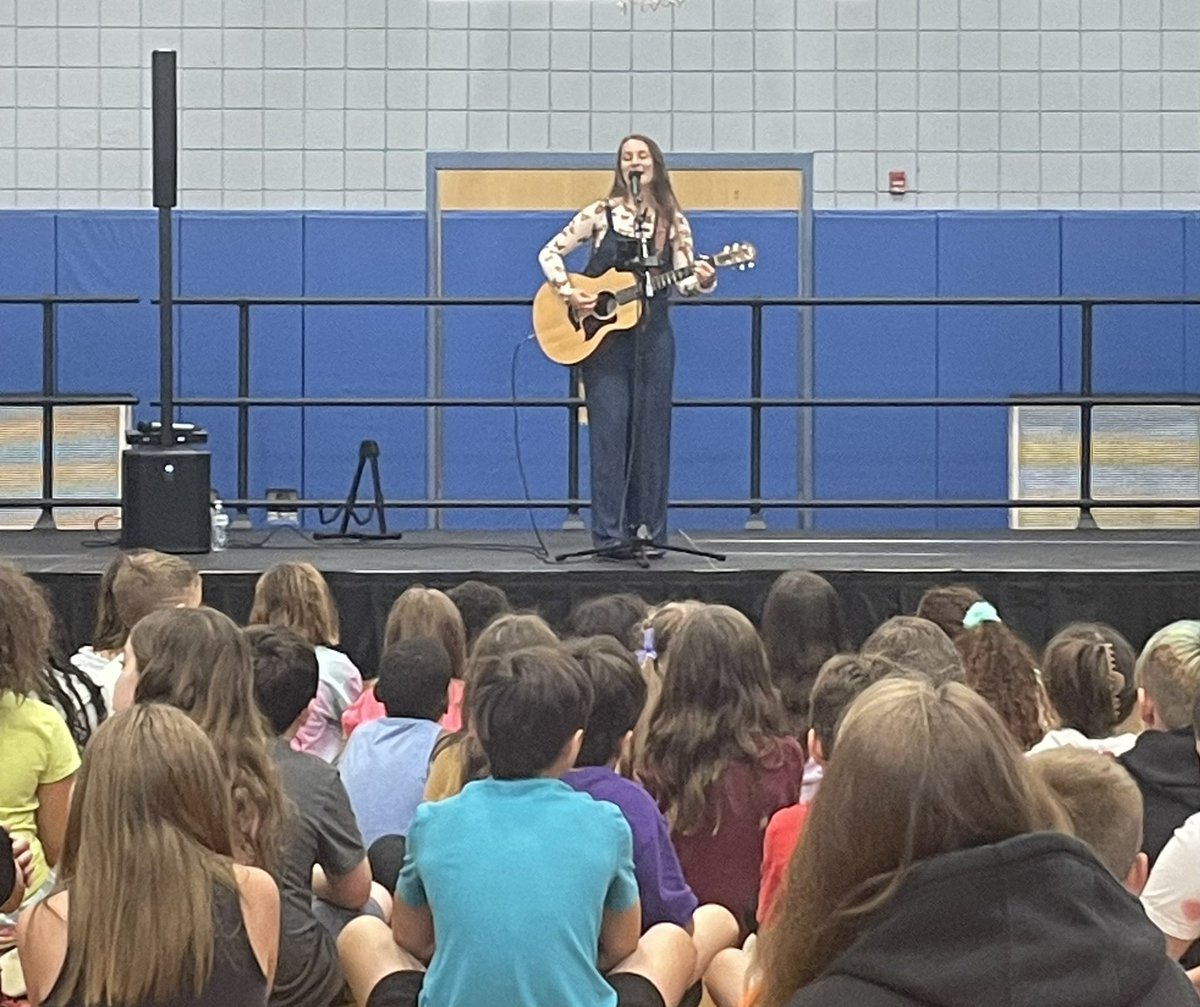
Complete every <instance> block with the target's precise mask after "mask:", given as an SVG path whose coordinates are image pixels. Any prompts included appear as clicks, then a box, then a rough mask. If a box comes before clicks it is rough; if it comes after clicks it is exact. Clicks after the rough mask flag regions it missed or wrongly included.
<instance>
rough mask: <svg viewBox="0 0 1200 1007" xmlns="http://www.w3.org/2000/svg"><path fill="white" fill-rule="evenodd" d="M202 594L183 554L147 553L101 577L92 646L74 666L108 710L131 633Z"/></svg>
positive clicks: (122, 559)
mask: <svg viewBox="0 0 1200 1007" xmlns="http://www.w3.org/2000/svg"><path fill="white" fill-rule="evenodd" d="M106 581H107V582H108V584H109V585H110V586H109V587H108V589H107V592H106V590H105V582H106ZM203 591H204V589H203V586H202V584H201V582H200V574H199V573H197V572H196V568H195V567H193V566H192V564H191V563H189V562H188V561H187V560H186V559H184V558H183V557H182V556H169V555H167V554H166V553H161V552H154V551H153V550H150V549H145V550H138V551H137V552H131V553H126V554H125V555H123V556H118V557H116V558H115V559H114V560H113V561H112V562H111V563H110V564H109V566H108V569H107V570H105V573H104V576H103V577H102V578H101V584H100V596H99V599H98V601H97V603H96V629H95V632H94V636H93V640H92V645H91V646H90V647H82V648H80V650H79V651H78V652H76V654H75V655H74V656H73V657H72V658H71V664H72V665H73V666H74V667H76V668H78V669H79V670H80V671H82V672H83V673H84V674H86V675H87V676H88V677H89V678H91V680H92V681H93V682H95V683H96V685H97V686H99V688H100V693H101V695H102V696H103V698H104V706H105V711H106V712H112V710H113V709H115V699H114V691H115V689H116V685H117V679H118V678H119V677H120V675H121V667H122V665H123V663H124V660H125V653H124V647H125V643H126V641H127V640H128V639H129V631H130V630H132V629H133V627H134V626H135V625H137V623H138V622H140V621H141V620H142V619H143V618H144V617H145V616H147V615H149V614H150V613H151V612H154V611H156V610H157V609H160V608H196V607H198V606H199V605H200V603H201V599H202V596H203ZM109 595H111V598H109Z"/></svg>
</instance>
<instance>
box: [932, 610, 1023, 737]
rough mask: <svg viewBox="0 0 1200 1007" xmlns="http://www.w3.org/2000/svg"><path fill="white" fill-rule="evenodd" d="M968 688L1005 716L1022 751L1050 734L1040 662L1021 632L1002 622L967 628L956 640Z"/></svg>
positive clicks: (1002, 717)
mask: <svg viewBox="0 0 1200 1007" xmlns="http://www.w3.org/2000/svg"><path fill="white" fill-rule="evenodd" d="M954 645H955V646H956V647H957V648H958V651H959V653H960V654H962V659H963V669H964V671H965V673H966V681H967V685H969V686H970V687H971V688H972V689H974V690H975V691H976V692H978V693H979V695H981V696H982V697H983V698H984V699H986V700H987V701H988V702H989V703H990V704H991V705H992V707H993V709H995V711H996V712H997V713H999V714H1000V717H1001V719H1002V720H1003V721H1004V723H1005V724H1007V725H1008V729H1009V730H1010V731H1012V733H1013V737H1014V738H1016V739H1017V744H1019V745H1020V746H1021V747H1022V748H1023V749H1025V750H1026V751H1028V750H1029V749H1030V748H1032V747H1033V746H1034V745H1036V744H1037V743H1038V742H1039V741H1041V740H1042V738H1043V737H1044V736H1045V734H1046V715H1045V710H1044V709H1043V708H1042V689H1041V686H1040V684H1039V682H1038V668H1037V658H1036V657H1034V656H1033V651H1031V650H1030V649H1029V647H1028V646H1027V645H1026V644H1025V641H1024V640H1022V639H1021V638H1020V637H1019V636H1017V634H1016V633H1014V632H1013V631H1012V630H1011V629H1009V628H1008V627H1007V626H1005V625H1004V623H1002V622H1000V620H999V619H998V618H997V619H989V620H988V621H985V622H981V623H979V624H978V625H976V626H973V627H972V628H970V629H967V630H964V631H963V632H962V633H960V634H959V635H958V636H957V637H956V638H955V640H954Z"/></svg>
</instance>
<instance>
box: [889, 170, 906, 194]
mask: <svg viewBox="0 0 1200 1007" xmlns="http://www.w3.org/2000/svg"><path fill="white" fill-rule="evenodd" d="M888 192H890V193H891V194H892V195H893V196H903V195H904V194H905V193H906V192H908V172H906V171H889V172H888Z"/></svg>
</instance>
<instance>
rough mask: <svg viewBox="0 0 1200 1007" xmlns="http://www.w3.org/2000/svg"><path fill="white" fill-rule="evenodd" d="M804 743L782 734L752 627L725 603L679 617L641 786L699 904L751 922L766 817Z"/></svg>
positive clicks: (787, 797) (796, 770)
mask: <svg viewBox="0 0 1200 1007" xmlns="http://www.w3.org/2000/svg"><path fill="white" fill-rule="evenodd" d="M804 762H805V757H804V749H803V748H802V747H801V745H800V742H799V741H797V740H796V739H795V738H793V737H791V736H790V735H789V734H788V729H787V725H786V723H785V720H784V713H783V704H782V701H781V700H780V697H779V692H778V690H776V688H775V687H774V685H773V684H772V683H771V676H770V672H769V671H768V670H767V655H766V651H765V650H764V648H763V645H762V641H761V640H760V639H759V636H758V633H757V632H755V629H754V626H753V625H751V623H750V620H749V619H747V618H746V617H745V616H744V615H742V614H741V613H740V612H738V611H736V610H735V609H732V608H728V607H726V606H724V605H706V606H704V607H703V608H701V609H699V610H698V611H696V612H694V613H692V614H691V615H689V616H688V617H687V619H686V620H685V621H684V624H683V626H682V627H681V628H680V630H679V633H678V634H677V636H676V637H675V639H674V641H673V642H672V644H671V666H670V671H669V673H668V674H667V676H666V678H665V680H664V682H663V690H662V695H661V697H660V698H659V701H658V705H657V707H656V709H655V711H654V714H653V716H652V718H651V721H650V727H649V732H648V736H647V739H646V756H645V767H644V769H643V770H642V774H643V780H644V782H645V784H646V789H648V790H649V791H650V793H651V794H653V795H654V797H655V799H656V800H657V801H658V806H659V807H660V808H661V809H662V811H663V813H664V814H665V815H666V817H667V821H668V822H669V823H670V824H671V838H672V840H673V841H674V843H675V849H676V850H677V851H678V853H679V862H680V863H681V864H682V865H683V875H684V877H685V878H686V879H687V881H688V884H690V885H691V887H692V890H693V891H694V892H695V893H696V897H697V898H698V899H699V900H700V901H701V902H702V903H709V902H712V903H715V904H717V905H721V906H724V907H725V908H726V909H728V910H729V911H730V912H731V913H733V914H734V916H735V917H736V918H737V920H738V924H739V926H740V927H741V928H742V932H743V936H744V935H745V934H746V933H748V932H749V931H750V930H751V929H752V927H753V921H754V908H755V901H756V899H757V896H758V882H759V871H760V868H761V866H762V838H763V830H764V828H765V827H766V823H767V822H768V821H769V819H770V817H771V815H773V814H774V813H775V812H776V811H778V810H779V809H780V808H785V807H787V806H788V805H791V804H795V803H796V802H797V801H798V800H799V798H800V786H801V782H802V779H803V776H804Z"/></svg>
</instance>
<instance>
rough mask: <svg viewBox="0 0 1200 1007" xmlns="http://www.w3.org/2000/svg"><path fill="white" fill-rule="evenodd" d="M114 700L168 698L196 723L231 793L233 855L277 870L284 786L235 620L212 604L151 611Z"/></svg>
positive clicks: (126, 703) (121, 703)
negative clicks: (210, 744)
mask: <svg viewBox="0 0 1200 1007" xmlns="http://www.w3.org/2000/svg"><path fill="white" fill-rule="evenodd" d="M116 700H117V704H116V705H117V709H118V710H124V709H127V708H128V707H130V706H132V705H134V704H142V703H166V704H167V705H168V706H174V707H176V708H177V709H179V710H182V711H183V712H184V713H186V714H187V715H188V716H189V717H191V718H192V720H194V721H195V722H196V723H197V724H199V725H200V727H201V729H202V730H203V731H204V733H205V734H207V735H208V737H209V739H210V740H211V741H212V743H213V747H214V748H215V749H216V750H217V758H219V759H220V760H221V765H222V768H223V769H224V772H225V777H226V782H227V785H228V786H229V790H230V795H231V797H232V801H233V803H232V807H233V820H232V822H231V823H230V827H231V829H232V832H233V850H234V857H235V859H236V860H237V861H238V863H241V864H247V865H249V866H251V867H262V868H264V869H266V870H274V869H275V868H276V867H277V865H278V863H279V856H280V852H281V849H282V842H283V834H284V826H285V821H284V818H285V811H284V798H283V791H282V788H281V784H280V780H279V770H278V769H277V768H276V766H275V761H274V759H272V758H271V751H270V736H269V734H268V733H267V726H266V722H265V721H264V720H263V718H262V714H260V713H259V712H258V706H257V704H256V703H255V701H254V677H253V671H252V669H251V666H250V648H249V646H248V645H247V643H246V639H245V637H244V636H243V635H242V631H241V630H240V629H239V628H238V626H237V624H236V623H235V622H234V621H233V620H232V619H230V618H229V617H228V616H227V615H223V614H222V613H220V612H217V611H214V610H213V609H211V608H198V609H161V610H159V611H157V612H152V613H151V614H150V615H148V616H146V618H144V619H142V620H141V622H139V623H138V624H137V625H136V626H134V627H133V630H132V631H131V632H130V634H129V640H128V641H127V642H126V644H125V666H124V668H123V669H122V671H121V678H120V679H119V680H118V682H117V687H116Z"/></svg>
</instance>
